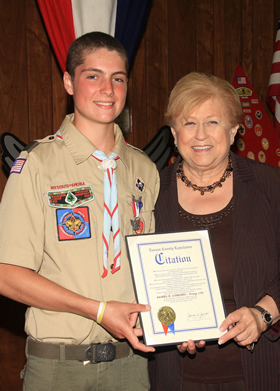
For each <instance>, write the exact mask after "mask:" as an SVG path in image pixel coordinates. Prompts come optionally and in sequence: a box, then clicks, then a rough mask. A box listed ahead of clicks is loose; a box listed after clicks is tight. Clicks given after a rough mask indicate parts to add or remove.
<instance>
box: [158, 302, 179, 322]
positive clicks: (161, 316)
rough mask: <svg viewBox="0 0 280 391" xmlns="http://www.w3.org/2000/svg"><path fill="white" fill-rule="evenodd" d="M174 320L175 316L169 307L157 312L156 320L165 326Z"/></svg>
mask: <svg viewBox="0 0 280 391" xmlns="http://www.w3.org/2000/svg"><path fill="white" fill-rule="evenodd" d="M175 319H176V314H175V311H174V310H173V309H172V308H171V307H167V306H164V307H161V308H160V309H159V310H158V320H159V321H160V322H161V323H163V324H165V325H166V326H169V325H171V324H173V323H174V322H175Z"/></svg>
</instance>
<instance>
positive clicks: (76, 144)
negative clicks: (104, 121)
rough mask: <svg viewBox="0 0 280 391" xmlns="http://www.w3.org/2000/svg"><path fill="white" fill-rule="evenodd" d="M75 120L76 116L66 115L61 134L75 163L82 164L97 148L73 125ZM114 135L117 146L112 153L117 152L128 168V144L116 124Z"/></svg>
mask: <svg viewBox="0 0 280 391" xmlns="http://www.w3.org/2000/svg"><path fill="white" fill-rule="evenodd" d="M73 119H74V114H69V115H66V117H65V119H64V121H63V122H62V124H61V126H60V133H61V136H62V138H63V140H64V142H65V144H66V146H67V148H68V150H69V152H70V153H71V155H72V156H73V159H74V161H75V163H76V164H80V163H83V162H84V161H86V160H87V159H88V158H89V157H90V156H91V155H92V153H94V152H95V151H96V149H97V148H96V147H95V146H94V145H93V144H92V143H91V141H90V140H89V139H88V138H87V137H85V136H84V135H83V134H82V133H81V132H80V131H79V130H78V129H77V128H76V127H75V126H74V125H73V123H72V122H73ZM114 135H115V146H114V148H113V150H112V152H115V153H116V154H117V155H118V156H119V158H120V159H121V160H122V161H123V162H124V164H125V165H126V166H128V165H129V159H128V156H127V147H126V143H125V140H124V138H123V134H122V131H121V129H120V128H119V126H118V125H117V124H114Z"/></svg>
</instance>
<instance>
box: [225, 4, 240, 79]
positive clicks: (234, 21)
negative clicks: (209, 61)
mask: <svg viewBox="0 0 280 391" xmlns="http://www.w3.org/2000/svg"><path fill="white" fill-rule="evenodd" d="M241 20H242V1H241V0H232V1H226V2H225V14H224V21H225V37H224V51H225V59H226V61H225V62H226V69H225V79H226V80H228V81H229V82H231V81H232V78H233V75H234V70H235V66H236V64H238V63H240V62H241V56H242V48H241V44H242V40H241V31H242V27H241V26H242V23H241ZM241 65H242V64H241Z"/></svg>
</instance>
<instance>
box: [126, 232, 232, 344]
mask: <svg viewBox="0 0 280 391" xmlns="http://www.w3.org/2000/svg"><path fill="white" fill-rule="evenodd" d="M126 243H127V249H128V254H129V259H130V266H131V272H132V277H133V281H134V287H135V293H136V297H137V301H138V303H141V304H149V305H150V306H151V311H149V312H142V313H140V321H141V325H142V329H143V337H144V342H145V344H146V345H147V346H157V345H166V344H178V343H181V342H184V341H188V340H189V339H192V340H194V341H200V340H204V341H207V340H215V339H217V338H219V337H220V336H221V335H222V334H224V333H222V332H221V331H220V330H219V326H220V325H221V323H222V321H223V320H224V319H225V316H226V315H225V309H224V303H223V299H222V296H221V292H220V286H219V282H218V278H217V273H216V268H215V263H214V259H213V254H212V249H211V244H210V240H209V233H208V230H199V231H188V232H176V233H164V234H144V235H133V236H132V235H129V236H126Z"/></svg>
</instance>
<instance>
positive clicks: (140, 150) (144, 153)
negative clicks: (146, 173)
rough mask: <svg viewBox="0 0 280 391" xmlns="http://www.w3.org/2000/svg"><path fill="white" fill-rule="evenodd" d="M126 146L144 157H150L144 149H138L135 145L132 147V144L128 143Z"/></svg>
mask: <svg viewBox="0 0 280 391" xmlns="http://www.w3.org/2000/svg"><path fill="white" fill-rule="evenodd" d="M126 145H127V146H128V147H130V148H132V149H134V150H135V151H138V152H140V153H142V154H143V155H145V156H147V157H149V156H148V155H147V154H146V152H144V151H143V150H142V149H140V148H137V147H135V146H134V145H131V144H128V143H126Z"/></svg>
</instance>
